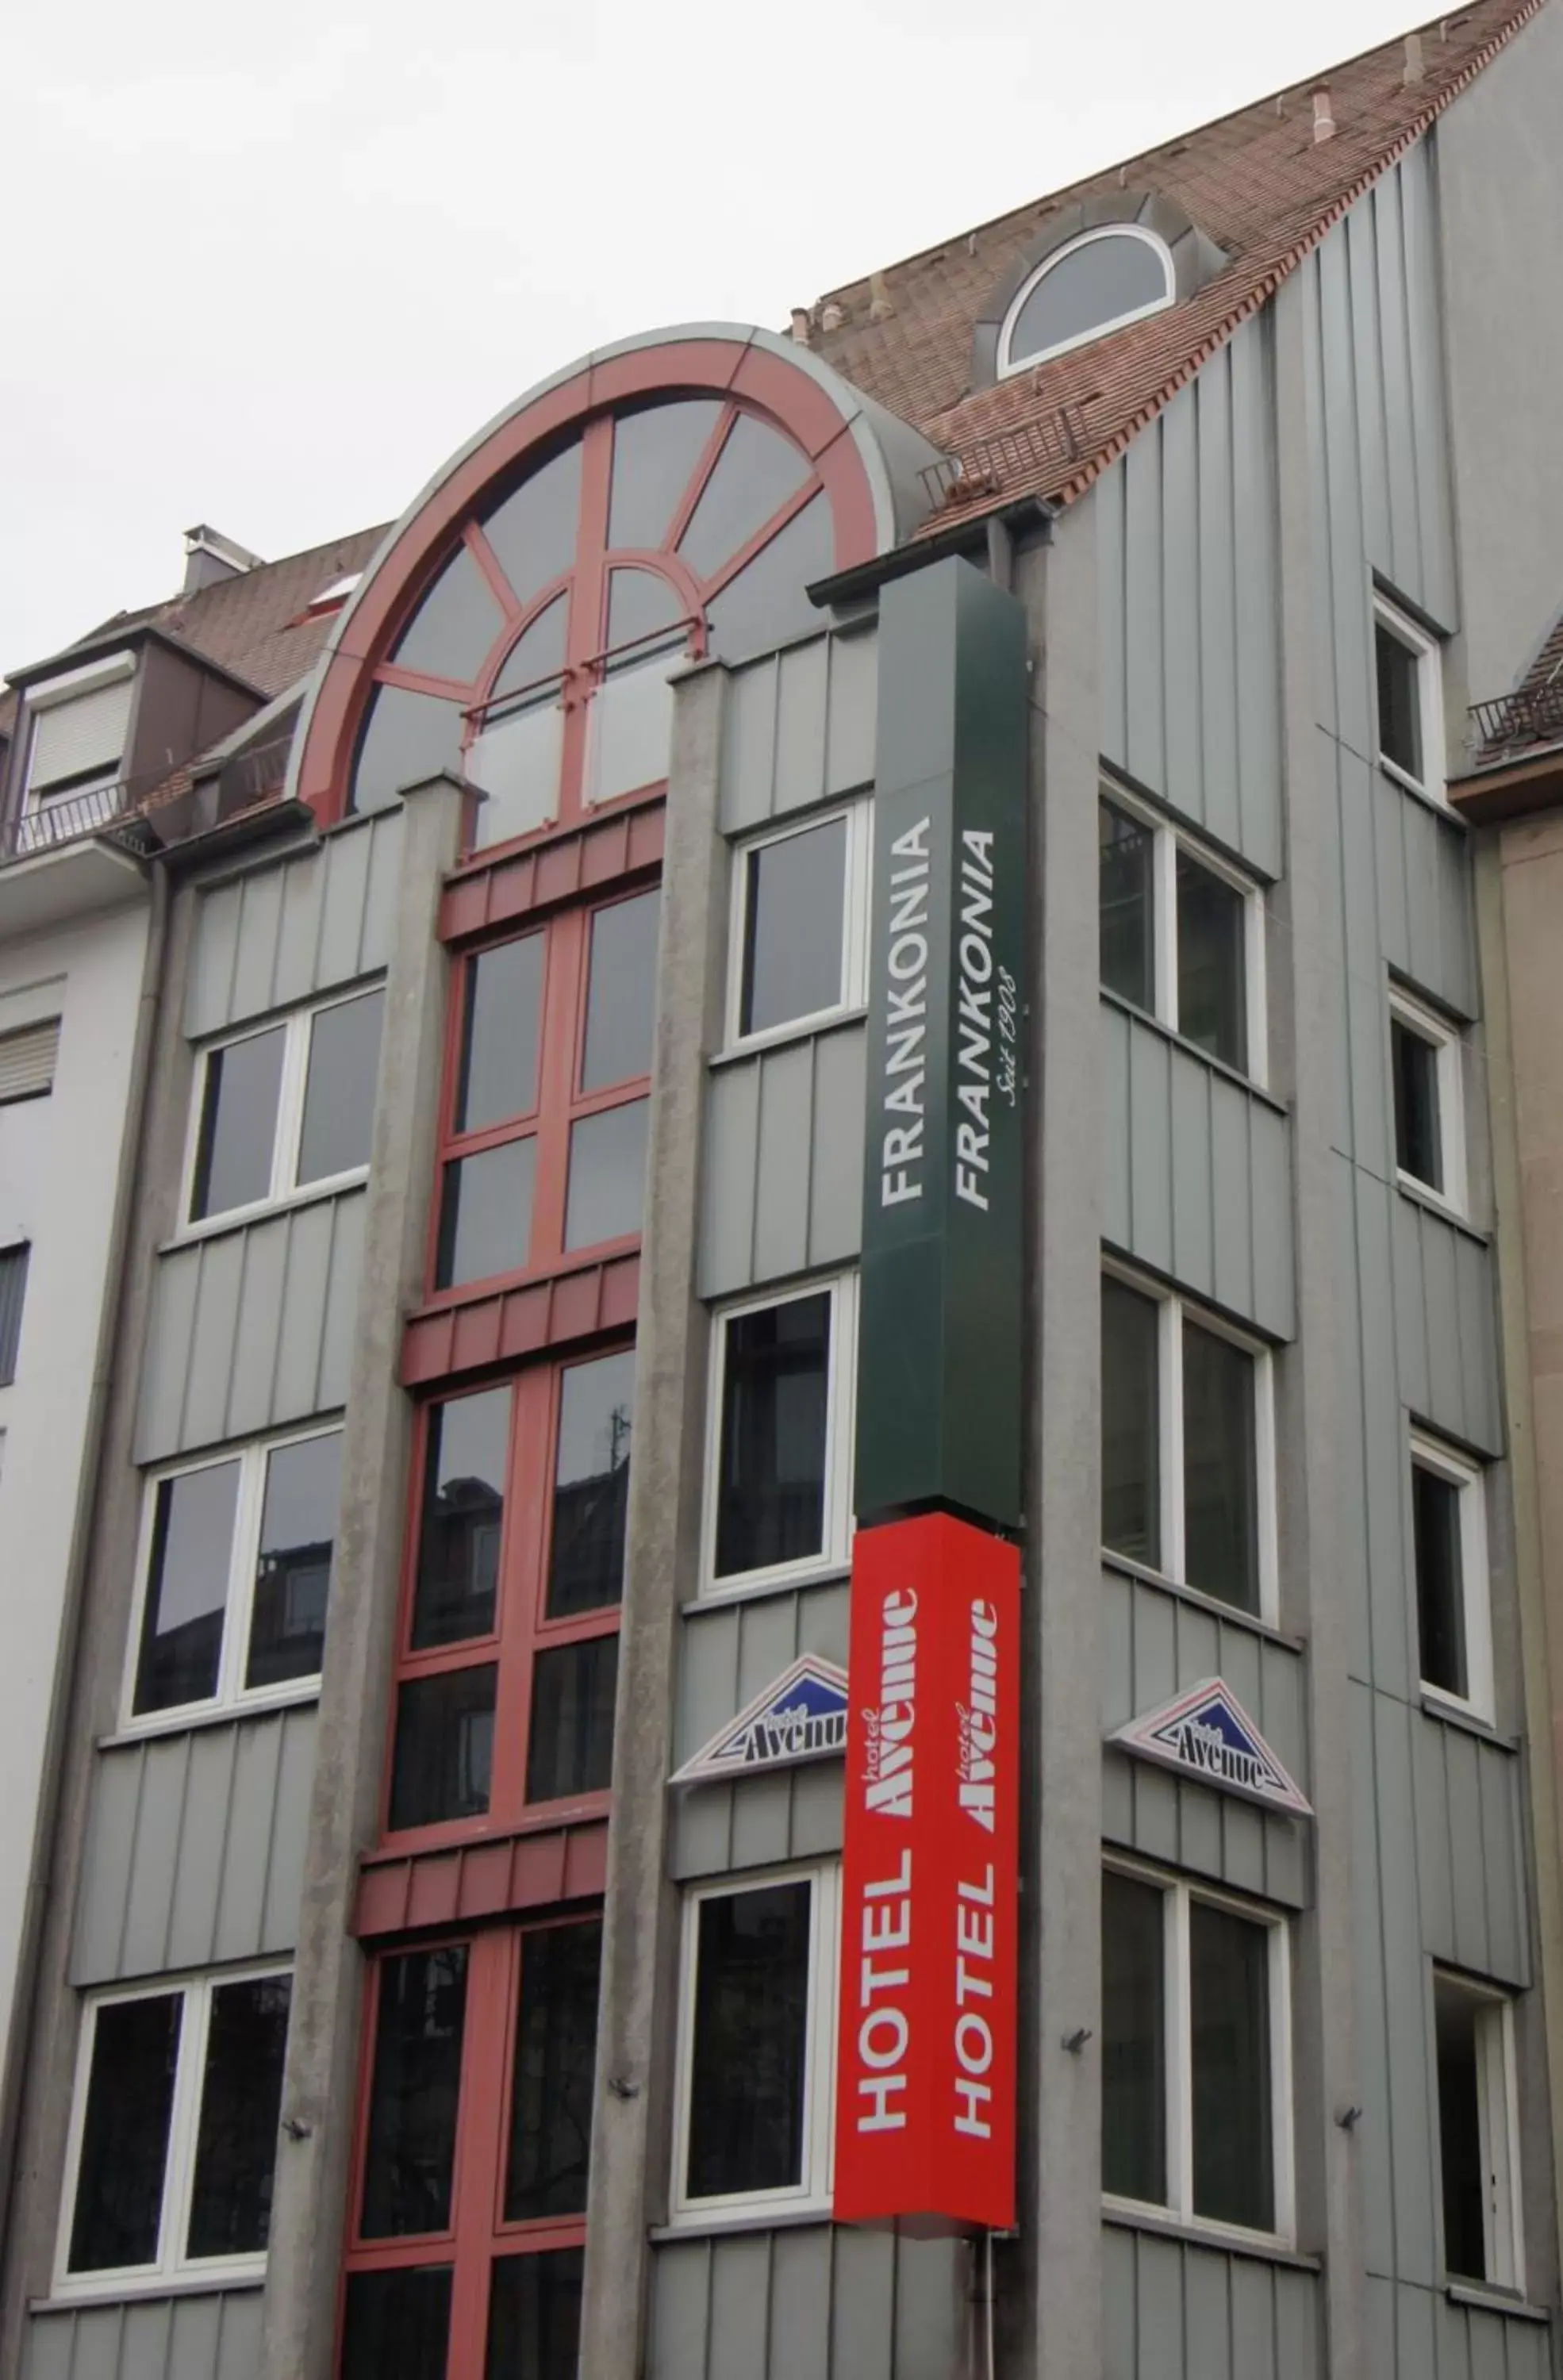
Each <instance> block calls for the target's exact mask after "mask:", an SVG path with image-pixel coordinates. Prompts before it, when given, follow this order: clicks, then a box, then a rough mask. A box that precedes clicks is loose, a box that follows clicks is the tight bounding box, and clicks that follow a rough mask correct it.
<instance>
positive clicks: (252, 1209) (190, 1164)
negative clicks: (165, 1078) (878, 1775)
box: [176, 982, 385, 1240]
mask: <svg viewBox="0 0 1563 2380" xmlns="http://www.w3.org/2000/svg"><path fill="white" fill-rule="evenodd" d="M384 989H385V987H384V984H383V983H382V982H377V983H363V984H356V985H355V986H354V987H353V989H352V990H350V991H344V992H339V993H335V994H333V997H332V998H331V999H330V1000H317V1001H315V1002H311V1004H310V1005H309V1007H308V1008H297V1009H294V1010H293V1011H292V1012H291V1013H290V1014H287V1015H285V1016H262V1017H258V1018H256V1020H255V1021H254V1022H253V1023H252V1024H249V1025H247V1026H245V1028H244V1030H243V1031H242V1032H240V1033H225V1034H224V1035H223V1036H222V1038H220V1039H217V1040H212V1041H208V1042H206V1043H204V1044H203V1045H202V1048H201V1050H200V1053H199V1055H198V1057H197V1060H196V1070H195V1083H194V1087H193V1088H192V1091H191V1095H190V1113H189V1123H188V1129H187V1132H186V1135H185V1162H184V1171H183V1172H182V1174H181V1177H180V1186H179V1225H178V1231H177V1234H176V1236H177V1237H178V1238H179V1239H182V1240H199V1239H204V1238H206V1237H207V1236H208V1235H209V1234H210V1233H212V1232H226V1231H231V1230H232V1229H233V1227H234V1226H235V1224H236V1223H243V1222H248V1220H250V1218H251V1217H252V1216H255V1215H264V1214H269V1213H270V1212H271V1211H272V1210H273V1208H277V1207H285V1206H291V1205H298V1204H302V1203H303V1202H304V1201H306V1200H308V1199H312V1198H329V1197H332V1196H334V1194H335V1193H336V1192H337V1191H339V1190H343V1189H345V1188H347V1187H349V1186H350V1185H351V1184H354V1183H357V1182H365V1181H367V1180H368V1179H369V1165H368V1163H367V1162H366V1163H364V1164H362V1165H353V1166H349V1167H348V1168H347V1169H346V1171H345V1172H341V1173H329V1174H322V1175H321V1178H320V1179H319V1181H316V1182H306V1183H302V1184H301V1183H299V1182H298V1180H297V1171H298V1154H299V1142H300V1140H301V1138H302V1136H303V1131H304V1097H305V1093H306V1091H307V1090H308V1088H309V1050H310V1047H311V1040H312V1036H313V1034H314V1029H315V1019H316V1018H317V1017H318V1016H323V1015H324V1014H326V1012H327V1011H328V1010H329V1009H333V1008H345V1007H346V1006H347V1005H348V1003H349V1002H351V1001H355V1000H367V999H370V998H371V997H372V996H373V994H374V993H376V992H383V990H384ZM382 1016H383V1011H382ZM278 1026H281V1027H282V1029H283V1031H284V1032H285V1035H286V1037H287V1038H286V1039H285V1041H284V1043H283V1062H282V1075H281V1078H280V1080H279V1082H278V1085H277V1114H276V1123H275V1125H274V1127H273V1136H272V1178H271V1182H270V1184H268V1186H267V1189H266V1193H265V1196H263V1197H260V1198H250V1199H248V1200H247V1201H246V1202H245V1204H244V1205H243V1206H241V1207H224V1208H219V1209H217V1210H216V1211H215V1212H214V1213H212V1214H210V1215H202V1216H200V1217H199V1218H192V1217H191V1214H190V1208H191V1206H192V1205H193V1203H194V1200H195V1193H196V1170H197V1166H198V1164H199V1162H200V1123H201V1117H202V1115H203V1114H204V1112H205V1109H206V1086H207V1080H208V1075H209V1071H210V1068H211V1063H212V1059H213V1058H214V1057H220V1056H221V1055H222V1054H223V1052H224V1050H236V1049H237V1048H238V1047H239V1045H240V1043H241V1042H245V1041H255V1040H258V1039H259V1038H260V1037H261V1034H262V1033H272V1032H274V1031H275V1030H276V1029H277V1027H278ZM383 1029H384V1027H383V1023H382V1031H383Z"/></svg>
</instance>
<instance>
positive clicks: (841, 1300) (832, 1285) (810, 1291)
mask: <svg viewBox="0 0 1563 2380" xmlns="http://www.w3.org/2000/svg"><path fill="white" fill-rule="evenodd" d="M822 1290H823V1291H826V1292H827V1293H829V1295H830V1301H831V1303H830V1362H829V1367H828V1371H827V1376H826V1385H825V1500H824V1512H823V1516H822V1518H823V1528H822V1532H821V1534H822V1536H823V1540H824V1542H823V1543H822V1545H821V1547H820V1549H819V1551H818V1553H817V1554H803V1555H800V1556H799V1557H798V1559H797V1560H795V1561H789V1562H771V1563H769V1564H767V1565H766V1566H764V1567H763V1568H761V1569H758V1570H745V1571H732V1572H728V1573H724V1574H723V1575H722V1576H721V1577H718V1575H717V1567H716V1552H717V1507H718V1489H719V1484H720V1479H721V1412H722V1392H723V1389H724V1386H725V1381H726V1356H727V1326H728V1324H729V1323H730V1322H732V1321H735V1320H736V1319H737V1318H739V1317H740V1316H742V1315H745V1314H760V1313H763V1312H764V1311H765V1310H766V1308H767V1307H769V1306H772V1305H793V1304H794V1303H795V1302H796V1301H797V1300H798V1299H799V1298H803V1297H818V1294H819V1293H820V1292H821V1291H822ZM856 1378H857V1274H856V1272H855V1271H853V1272H837V1273H823V1274H818V1275H816V1276H815V1277H814V1278H813V1279H812V1280H809V1281H789V1282H787V1283H786V1284H785V1285H784V1286H778V1287H775V1288H772V1289H769V1290H764V1291H759V1292H756V1293H751V1294H750V1295H747V1296H745V1297H738V1298H731V1299H729V1300H727V1301H726V1302H725V1303H724V1304H722V1305H718V1306H715V1307H713V1309H712V1312H711V1344H710V1357H709V1375H708V1385H707V1393H706V1471H705V1496H704V1500H703V1501H704V1510H703V1512H702V1515H701V1527H700V1586H701V1592H702V1593H703V1594H705V1595H709V1596H719V1595H720V1596H727V1595H735V1594H745V1593H750V1592H763V1591H764V1590H765V1589H766V1588H768V1587H771V1586H776V1585H782V1584H785V1583H786V1582H788V1581H790V1580H793V1579H806V1578H816V1577H820V1576H823V1575H829V1574H830V1573H833V1572H837V1571H842V1570H844V1569H845V1568H846V1567H847V1565H848V1563H849V1562H850V1561H851V1560H852V1539H853V1502H852V1489H853V1422H854V1384H855V1381H856Z"/></svg>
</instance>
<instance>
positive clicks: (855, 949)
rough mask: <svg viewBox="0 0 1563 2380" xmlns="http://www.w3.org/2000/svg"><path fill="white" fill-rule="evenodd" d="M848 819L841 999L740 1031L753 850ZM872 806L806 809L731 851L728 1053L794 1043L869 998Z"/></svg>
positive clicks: (865, 803)
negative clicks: (753, 1030) (751, 1030)
mask: <svg viewBox="0 0 1563 2380" xmlns="http://www.w3.org/2000/svg"><path fill="white" fill-rule="evenodd" d="M835 819H844V820H846V826H847V832H846V857H845V863H844V867H843V870H842V978H841V997H840V998H839V999H838V1000H834V1001H831V1002H829V1003H828V1005H827V1006H825V1007H824V1008H816V1009H811V1010H810V1011H809V1013H808V1014H806V1015H805V1016H789V1017H786V1018H784V1019H783V1021H782V1024H780V1025H768V1026H765V1027H764V1028H763V1029H762V1030H761V1031H759V1032H757V1033H745V1032H744V1031H743V1030H742V1025H743V1008H744V953H745V944H746V941H747V938H748V926H749V861H750V859H751V858H752V857H753V856H754V854H755V853H756V852H757V851H765V850H768V849H769V848H770V847H771V846H772V845H773V844H779V843H787V842H790V841H791V840H792V838H793V837H794V835H800V834H807V833H809V832H812V831H813V829H814V828H816V827H821V826H829V825H830V823H831V821H832V820H835ZM873 825H874V806H873V804H872V803H871V802H868V801H854V802H838V803H836V804H835V805H834V806H833V807H830V808H829V809H822V810H806V811H804V812H803V813H802V814H801V815H800V816H798V817H796V818H790V819H788V820H786V821H785V822H784V823H783V824H782V825H781V826H779V827H775V828H772V829H770V830H769V831H768V832H766V833H764V834H752V835H747V836H745V839H744V841H743V842H742V843H735V844H733V886H732V899H731V916H730V920H729V929H728V937H727V1035H726V1047H727V1048H728V1049H729V1050H763V1049H766V1048H768V1047H769V1045H770V1044H771V1043H772V1042H777V1041H795V1040H796V1039H797V1038H799V1036H800V1035H802V1034H805V1033H817V1032H818V1030H819V1028H820V1026H822V1025H828V1024H829V1023H830V1020H831V1019H832V1017H837V1016H843V1015H849V1014H851V1013H852V1012H853V1011H854V1009H859V1008H862V1007H863V1006H864V1004H865V1002H866V1000H867V998H868V884H869V868H870V861H871V854H872V849H873Z"/></svg>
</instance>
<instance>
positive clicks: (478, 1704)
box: [391, 1661, 499, 1834]
mask: <svg viewBox="0 0 1563 2380" xmlns="http://www.w3.org/2000/svg"><path fill="white" fill-rule="evenodd" d="M498 1678H499V1671H498V1670H497V1669H496V1668H495V1666H494V1664H493V1663H492V1662H491V1661H487V1662H484V1663H483V1664H482V1666H481V1667H480V1668H477V1669H470V1670H446V1671H445V1672H444V1673H443V1674H442V1676H440V1677H434V1678H415V1679H413V1680H411V1681H410V1682H408V1683H407V1684H406V1685H405V1686H404V1687H403V1688H402V1690H401V1692H400V1694H398V1695H397V1697H396V1752H395V1757H394V1761H393V1763H392V1768H391V1831H392V1833H393V1834H396V1833H398V1832H400V1830H401V1829H402V1828H404V1827H437V1826H439V1825H441V1824H442V1821H443V1820H445V1819H447V1818H480V1817H481V1816H482V1815H483V1813H484V1812H485V1811H486V1810H487V1808H488V1806H489V1786H490V1782H491V1778H492V1774H493V1765H494V1693H495V1688H496V1685H497V1682H498Z"/></svg>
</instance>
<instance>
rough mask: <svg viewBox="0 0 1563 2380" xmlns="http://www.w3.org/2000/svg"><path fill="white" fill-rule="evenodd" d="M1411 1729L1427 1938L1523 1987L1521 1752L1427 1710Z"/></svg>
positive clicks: (1449, 1955) (1526, 1964)
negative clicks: (1450, 1723)
mask: <svg viewBox="0 0 1563 2380" xmlns="http://www.w3.org/2000/svg"><path fill="white" fill-rule="evenodd" d="M1411 1729H1412V1772H1413V1784H1414V1789H1415V1793H1416V1845H1417V1865H1418V1869H1419V1872H1420V1876H1421V1883H1422V1938H1423V1943H1424V1948H1425V1949H1427V1951H1428V1952H1429V1953H1430V1954H1431V1956H1432V1957H1434V1958H1436V1959H1446V1960H1448V1962H1449V1963H1450V1965H1451V1966H1458V1967H1468V1968H1470V1969H1471V1971H1472V1973H1475V1974H1479V1975H1492V1976H1494V1977H1496V1980H1497V1981H1498V1982H1500V1983H1505V1984H1513V1985H1516V1986H1517V1987H1518V1988H1520V1989H1521V1990H1523V1989H1524V1987H1525V1986H1526V1985H1528V1984H1529V1982H1530V1979H1531V1966H1530V1956H1529V1952H1530V1945H1529V1941H1528V1938H1527V1935H1526V1924H1525V1893H1524V1849H1523V1840H1522V1832H1521V1812H1520V1764H1519V1761H1518V1759H1517V1758H1516V1757H1515V1755H1514V1754H1513V1753H1511V1752H1508V1751H1506V1750H1505V1748H1504V1747H1503V1745H1501V1744H1497V1743H1483V1742H1482V1741H1481V1740H1480V1738H1478V1737H1476V1736H1474V1735H1472V1734H1470V1733H1468V1732H1467V1731H1466V1730H1464V1729H1463V1728H1459V1727H1450V1726H1448V1725H1446V1724H1445V1722H1444V1721H1443V1720H1441V1719H1437V1718H1429V1717H1428V1716H1427V1715H1426V1714H1425V1713H1416V1712H1413V1713H1412V1719H1411Z"/></svg>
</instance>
